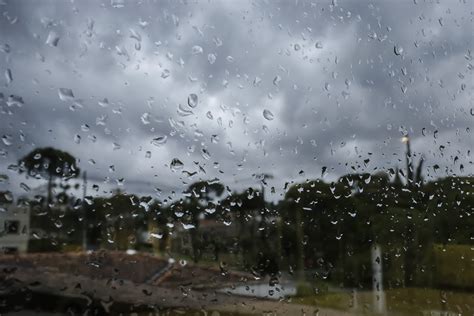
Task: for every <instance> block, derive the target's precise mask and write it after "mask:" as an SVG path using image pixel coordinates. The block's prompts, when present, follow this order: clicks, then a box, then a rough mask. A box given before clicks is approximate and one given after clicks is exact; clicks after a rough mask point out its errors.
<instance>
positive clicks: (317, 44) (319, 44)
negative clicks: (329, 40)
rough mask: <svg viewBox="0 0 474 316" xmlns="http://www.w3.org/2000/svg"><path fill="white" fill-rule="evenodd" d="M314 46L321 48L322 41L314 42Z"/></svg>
mask: <svg viewBox="0 0 474 316" xmlns="http://www.w3.org/2000/svg"><path fill="white" fill-rule="evenodd" d="M314 47H316V48H317V49H322V48H323V43H321V42H316V44H314Z"/></svg>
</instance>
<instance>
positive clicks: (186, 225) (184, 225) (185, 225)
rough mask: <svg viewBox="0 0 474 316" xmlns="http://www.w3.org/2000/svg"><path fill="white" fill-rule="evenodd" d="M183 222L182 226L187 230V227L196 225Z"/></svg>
mask: <svg viewBox="0 0 474 316" xmlns="http://www.w3.org/2000/svg"><path fill="white" fill-rule="evenodd" d="M182 224H183V228H184V229H185V230H188V229H191V228H195V227H196V226H194V225H193V224H185V223H182Z"/></svg>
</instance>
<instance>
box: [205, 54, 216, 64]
mask: <svg viewBox="0 0 474 316" xmlns="http://www.w3.org/2000/svg"><path fill="white" fill-rule="evenodd" d="M216 59H217V58H216V55H214V54H209V55H207V61H209V64H211V65H212V64H214V63H215V62H216Z"/></svg>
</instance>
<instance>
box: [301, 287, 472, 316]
mask: <svg viewBox="0 0 474 316" xmlns="http://www.w3.org/2000/svg"><path fill="white" fill-rule="evenodd" d="M385 296H386V304H387V305H386V306H387V312H389V313H390V314H394V315H424V314H426V315H430V314H429V313H428V312H429V311H450V312H453V313H455V314H456V315H458V314H461V315H473V314H474V292H458V291H444V290H438V289H423V288H400V289H389V290H387V291H385ZM293 302H295V303H298V304H305V305H313V306H320V307H327V308H333V309H339V310H344V311H353V312H354V314H366V315H373V314H374V313H373V312H372V311H373V296H372V292H370V291H363V292H357V294H356V295H353V293H351V292H338V293H331V292H328V293H323V294H319V295H314V296H306V297H298V298H294V299H293ZM453 315H454V314H453Z"/></svg>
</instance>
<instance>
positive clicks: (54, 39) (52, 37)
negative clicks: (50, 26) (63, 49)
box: [46, 31, 59, 47]
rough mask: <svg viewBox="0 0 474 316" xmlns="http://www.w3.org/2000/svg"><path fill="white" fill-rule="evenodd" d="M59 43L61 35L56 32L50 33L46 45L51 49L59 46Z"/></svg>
mask: <svg viewBox="0 0 474 316" xmlns="http://www.w3.org/2000/svg"><path fill="white" fill-rule="evenodd" d="M58 43H59V34H58V33H56V31H50V32H49V34H48V37H47V38H46V45H49V46H51V47H56V46H58Z"/></svg>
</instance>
